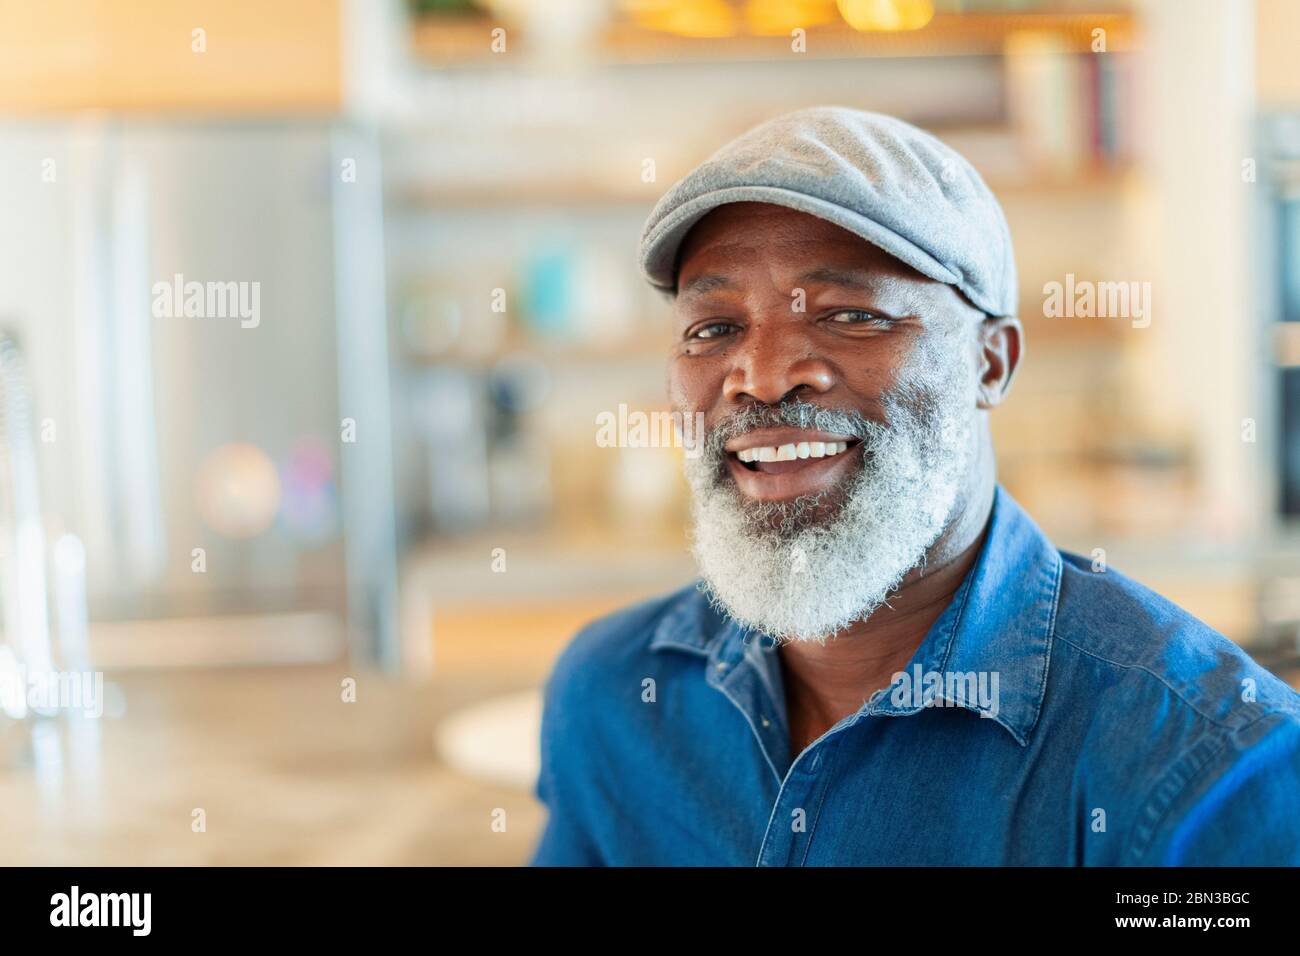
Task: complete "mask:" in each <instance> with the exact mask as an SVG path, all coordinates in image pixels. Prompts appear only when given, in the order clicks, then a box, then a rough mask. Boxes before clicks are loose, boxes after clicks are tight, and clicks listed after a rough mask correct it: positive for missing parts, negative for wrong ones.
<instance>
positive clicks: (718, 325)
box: [690, 322, 732, 339]
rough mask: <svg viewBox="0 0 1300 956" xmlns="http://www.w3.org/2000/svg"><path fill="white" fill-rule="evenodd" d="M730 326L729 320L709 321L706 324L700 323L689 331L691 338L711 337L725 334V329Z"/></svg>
mask: <svg viewBox="0 0 1300 956" xmlns="http://www.w3.org/2000/svg"><path fill="white" fill-rule="evenodd" d="M731 328H732V325H731V323H730V322H710V323H709V324H708V325H701V326H700V327H699V328H698V329H696V330H695V331H694V332H692V333H691V336H690V337H691V338H693V339H712V338H717V337H718V336H719V335H726V334H727V331H728V330H729V329H731Z"/></svg>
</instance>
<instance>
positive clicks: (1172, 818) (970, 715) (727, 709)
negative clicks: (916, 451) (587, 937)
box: [532, 488, 1300, 866]
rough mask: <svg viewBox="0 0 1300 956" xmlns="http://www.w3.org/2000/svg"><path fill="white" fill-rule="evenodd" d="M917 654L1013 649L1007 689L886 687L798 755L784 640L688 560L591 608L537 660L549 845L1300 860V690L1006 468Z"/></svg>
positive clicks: (935, 667)
mask: <svg viewBox="0 0 1300 956" xmlns="http://www.w3.org/2000/svg"><path fill="white" fill-rule="evenodd" d="M917 665H919V666H920V667H921V669H922V670H921V672H920V673H922V674H925V673H932V672H933V673H939V674H953V673H976V674H978V673H984V674H994V673H996V674H997V676H998V684H997V688H998V693H997V696H996V708H992V707H985V709H986V710H988V711H989V712H990V715H987V716H986V715H982V714H981V713H980V710H979V708H978V706H977V704H978V703H979V702H978V701H972V700H969V699H968V700H966V701H964V702H963V704H962V706H947V705H945V700H944V699H943V698H941V699H940V700H938V701H934V702H933V703H932V705H931V706H925V705H924V704H923V703H918V702H917V701H916V700H915V699H911V698H910V697H907V696H906V695H902V694H901V692H900V691H896V690H895V689H893V688H890V689H887V690H885V691H881V692H878V693H876V694H875V695H873V697H872V699H871V700H867V701H864V704H863V707H862V708H861V710H859V711H858V712H857V713H855V714H853V715H850V716H848V717H846V718H844V719H843V720H841V721H840V722H839V723H838V724H836V725H835V726H834V727H833V728H831V729H830V730H829V731H827V732H826V733H825V734H823V735H822V737H820V738H819V739H818V740H817V741H815V742H814V743H812V744H811V745H809V747H808V748H807V749H805V750H804V752H803V753H802V754H797V755H794V754H791V753H790V744H789V730H788V727H787V724H786V713H785V704H784V692H783V689H782V672H781V666H780V661H779V657H778V653H777V651H776V649H775V647H774V645H773V644H772V642H771V641H770V640H768V639H767V638H762V637H759V636H756V635H754V634H752V633H751V634H748V635H747V634H745V633H744V632H742V631H741V630H740V629H739V628H738V627H737V626H736V625H735V624H734V623H732V622H730V621H729V620H728V619H727V618H726V617H725V616H723V615H721V614H720V613H719V612H717V611H715V610H713V609H712V608H710V607H709V604H708V602H707V600H706V599H705V598H704V596H703V595H702V594H701V593H700V592H699V591H698V589H697V588H696V586H695V585H692V586H690V587H688V588H685V589H683V590H681V591H678V592H677V593H675V594H672V595H669V596H667V597H663V598H658V599H655V600H653V601H649V602H646V603H644V604H640V605H638V606H636V607H632V608H629V609H627V610H624V611H620V612H618V613H616V614H613V615H610V616H609V617H606V618H603V619H602V620H599V621H597V622H595V623H594V624H591V625H590V626H588V627H587V628H585V629H584V630H583V631H582V632H580V633H579V634H578V635H577V636H576V637H575V638H574V639H573V641H572V642H571V643H570V644H569V646H568V647H567V648H566V649H565V651H564V652H563V654H562V655H561V656H560V658H559V660H558V661H557V663H556V665H555V667H554V670H553V672H552V674H551V676H550V678H549V680H548V681H547V684H546V690H545V710H544V713H543V717H542V740H541V744H542V767H541V774H540V776H539V778H538V781H537V787H536V793H537V795H538V797H539V798H540V799H541V800H542V801H543V802H544V803H545V804H546V805H547V808H548V810H549V818H548V821H547V825H546V828H545V831H544V832H543V834H542V836H541V839H540V841H539V843H538V845H537V847H536V849H535V853H534V856H533V859H532V863H533V864H534V865H602V864H603V865H627V864H633V865H736V866H752V865H756V864H757V865H762V866H784V865H802V866H820V865H843V864H863V865H928V864H956V865H965V864H981V865H1001V864H1020V865H1184V864H1202V865H1218V864H1232V865H1238V864H1241V865H1245V864H1262V865H1278V864H1290V865H1300V695H1297V694H1296V692H1295V691H1294V690H1292V689H1291V688H1290V687H1288V686H1287V685H1286V684H1285V683H1283V682H1282V681H1280V680H1278V679H1277V678H1276V677H1274V676H1273V675H1271V674H1270V673H1269V672H1267V671H1266V670H1264V669H1263V668H1261V667H1260V666H1259V665H1258V664H1256V663H1255V662H1254V661H1252V660H1251V659H1250V658H1249V657H1248V656H1247V655H1246V654H1244V653H1243V652H1242V651H1241V650H1240V649H1239V648H1238V647H1237V646H1236V645H1235V644H1233V643H1232V642H1231V641H1229V640H1228V639H1227V638H1225V637H1223V636H1222V635H1220V634H1218V633H1217V632H1215V631H1213V630H1211V629H1210V628H1209V627H1207V626H1206V625H1205V624H1203V623H1201V622H1199V621H1197V620H1196V619H1195V618H1193V617H1191V616H1190V615H1188V614H1187V613H1186V612H1184V611H1182V610H1180V609H1179V608H1177V607H1175V606H1174V605H1173V604H1170V603H1169V602H1168V601H1166V600H1164V599H1163V598H1161V597H1159V596H1158V595H1156V594H1155V593H1153V592H1152V591H1150V590H1148V589H1146V588H1144V587H1142V586H1141V585H1139V584H1137V583H1135V582H1134V581H1132V580H1130V579H1128V578H1126V577H1124V576H1123V575H1121V574H1119V573H1117V572H1116V571H1114V570H1113V569H1107V570H1105V571H1093V570H1092V567H1091V563H1090V562H1089V561H1088V560H1086V559H1084V558H1081V557H1079V556H1077V555H1072V554H1069V553H1067V552H1061V551H1058V550H1057V549H1056V548H1054V547H1053V546H1052V545H1051V543H1050V542H1049V541H1048V540H1047V539H1046V538H1045V537H1044V535H1043V533H1042V532H1041V531H1040V530H1039V529H1038V527H1037V526H1036V525H1035V524H1034V523H1033V521H1032V520H1031V519H1030V518H1029V517H1028V516H1027V515H1026V514H1025V512H1024V511H1023V510H1022V509H1021V508H1020V506H1019V505H1018V504H1017V503H1016V502H1015V500H1014V499H1012V498H1011V496H1010V495H1008V494H1007V493H1006V491H1005V490H1003V489H1001V488H999V489H998V491H997V494H996V496H995V500H994V507H993V514H992V518H991V525H990V528H989V533H988V535H987V537H986V539H985V543H984V546H983V547H982V549H981V551H980V554H979V557H978V558H977V560H976V562H975V564H974V566H973V567H972V568H971V570H970V572H969V573H968V574H967V576H966V578H965V580H964V581H963V582H962V584H961V586H960V588H959V589H958V591H957V593H956V595H955V596H954V598H953V600H952V602H951V604H950V605H949V606H948V608H947V609H946V610H945V611H944V613H943V614H942V615H941V616H940V617H939V619H938V620H937V621H936V622H935V624H934V626H933V627H932V628H931V629H930V631H929V633H928V634H927V635H926V637H925V639H924V640H923V641H922V643H921V645H920V646H919V647H918V649H917V651H916V654H915V655H914V657H913V658H912V662H911V664H909V666H908V668H907V670H906V672H908V673H916V672H915V670H914V668H915V667H916V666H917ZM990 686H991V682H990ZM949 699H951V698H949ZM985 703H987V701H985ZM994 709H996V714H992V711H993V710H994ZM796 757H797V759H794V758H796Z"/></svg>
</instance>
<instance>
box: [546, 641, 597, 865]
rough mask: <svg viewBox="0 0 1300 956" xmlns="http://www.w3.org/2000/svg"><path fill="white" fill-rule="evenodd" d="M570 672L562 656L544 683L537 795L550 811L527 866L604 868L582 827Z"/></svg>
mask: <svg viewBox="0 0 1300 956" xmlns="http://www.w3.org/2000/svg"><path fill="white" fill-rule="evenodd" d="M570 685H571V681H570V680H569V668H568V667H567V662H566V660H565V658H564V657H561V660H560V662H559V663H557V665H556V669H555V671H554V672H553V673H552V675H551V677H550V679H549V680H548V681H547V683H546V688H545V692H544V695H543V704H542V721H541V769H540V772H539V773H538V775H537V783H536V786H535V787H534V790H533V792H534V794H535V795H536V797H537V799H538V800H540V801H541V802H542V804H543V805H545V807H546V813H547V816H546V825H545V826H544V827H543V829H542V835H541V837H540V838H539V840H538V842H537V845H536V847H535V848H534V850H533V855H532V859H531V860H530V862H529V866H600V865H602V861H601V858H600V855H599V853H598V852H597V850H596V848H595V846H594V844H593V842H592V840H591V837H590V834H589V833H588V831H587V828H586V827H585V826H584V824H583V822H582V820H583V813H582V808H583V805H584V801H583V799H582V792H581V787H582V783H581V779H580V773H579V771H580V767H579V766H578V765H579V764H580V763H581V760H580V758H581V751H580V750H575V748H580V747H581V746H582V742H581V738H580V737H577V736H575V734H574V733H573V729H572V726H573V719H572V718H573V716H574V712H573V710H572V708H571V706H570V704H569V699H568V698H569V696H570Z"/></svg>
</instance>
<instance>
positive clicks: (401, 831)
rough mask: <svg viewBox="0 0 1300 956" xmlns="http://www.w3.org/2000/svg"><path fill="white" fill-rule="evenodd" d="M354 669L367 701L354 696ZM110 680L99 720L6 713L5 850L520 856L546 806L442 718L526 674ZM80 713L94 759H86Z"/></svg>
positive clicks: (329, 671) (188, 856)
mask: <svg viewBox="0 0 1300 956" xmlns="http://www.w3.org/2000/svg"><path fill="white" fill-rule="evenodd" d="M346 677H355V678H356V680H357V686H356V702H355V703H344V702H342V700H341V693H342V681H343V680H344V678H346ZM105 680H106V682H107V683H108V684H110V685H113V684H115V685H117V686H118V687H120V688H121V693H120V695H110V694H106V695H105V696H106V698H107V699H108V700H109V704H110V706H109V709H108V712H107V713H106V714H105V716H104V717H103V718H102V719H100V720H90V721H80V722H70V721H66V720H58V721H55V720H50V721H45V722H43V723H44V726H43V727H41V728H37V732H36V733H35V734H34V737H33V738H31V739H29V738H27V737H26V735H25V733H22V732H20V730H19V728H18V727H16V726H15V724H14V723H13V722H9V721H5V722H0V863H3V864H5V865H11V866H12V865H96V866H101V865H103V866H107V865H198V864H205V865H244V864H246V865H281V864H286V865H389V864H398V865H426V864H436V865H514V864H520V863H523V862H526V860H527V857H528V854H529V852H530V850H531V848H532V845H533V842H534V841H535V839H536V837H537V834H538V833H539V832H540V827H541V825H542V822H543V820H544V818H545V810H544V808H542V807H541V805H540V804H539V803H537V801H536V800H535V799H534V798H533V796H532V794H531V793H528V792H523V791H520V790H518V789H511V788H509V787H506V786H501V785H494V784H490V783H484V782H480V781H478V780H473V779H469V778H467V777H466V776H464V775H462V774H460V773H457V772H456V771H454V770H452V769H450V768H449V767H447V766H446V765H445V764H444V763H443V762H442V761H441V760H440V759H439V758H438V756H437V754H436V753H435V750H434V744H433V730H434V727H435V725H436V724H437V722H438V720H439V719H440V718H441V717H442V716H444V715H447V714H450V713H452V712H453V711H456V710H458V709H460V708H462V707H465V706H467V705H470V704H473V703H476V702H478V701H481V700H485V699H488V698H491V697H494V696H497V695H500V694H503V693H511V692H516V691H521V690H526V689H527V686H528V685H525V684H521V683H519V682H517V681H516V682H514V683H506V682H504V681H501V680H489V679H486V678H484V677H476V676H472V675H471V676H465V675H457V676H455V677H454V678H452V677H442V678H438V679H435V680H433V681H432V682H431V683H428V684H425V685H421V686H417V685H412V684H404V683H401V682H397V681H393V680H391V679H387V678H384V677H381V676H380V675H378V674H374V673H365V672H361V673H357V672H354V671H352V670H350V669H348V668H347V667H345V666H344V665H328V666H312V667H279V668H240V669H236V668H230V669H207V670H198V669H195V670H170V671H131V672H122V673H118V674H108V675H107V676H106V678H105ZM114 697H116V698H117V699H118V700H119V701H120V704H118V705H116V706H115V705H114V703H113V699H114ZM122 705H124V707H122ZM114 709H120V710H123V712H122V713H120V714H119V715H117V716H114V715H113V713H112V712H113V710H114ZM74 723H75V724H76V726H79V727H81V728H83V729H84V730H85V731H87V732H88V733H89V734H90V735H91V737H92V744H91V745H90V746H89V747H88V750H87V753H88V756H81V757H78V756H74V753H73V748H74V747H75V746H77V745H78V744H77V741H78V740H82V741H83V744H82V746H85V745H84V740H85V736H84V734H83V735H82V736H81V737H76V736H74V735H73V733H72V727H73V725H74ZM96 731H97V732H98V734H99V738H100V741H101V744H100V746H99V747H98V748H95V747H94V746H93V735H94V734H95V733H96ZM33 741H34V745H33ZM37 753H40V754H43V755H44V756H43V758H42V759H40V760H37V759H36V757H35V755H36V754H37ZM96 755H97V756H96ZM96 764H97V765H98V769H96ZM60 765H61V766H60ZM196 808H201V809H202V810H203V811H204V812H205V815H206V830H205V832H201V833H196V832H193V830H192V828H191V821H192V819H193V817H192V813H193V811H194V810H195V809H196ZM497 810H504V811H505V817H504V819H505V829H504V832H497V831H496V830H494V828H493V821H494V819H500V814H499V813H496V814H495V817H494V812H495V811H497Z"/></svg>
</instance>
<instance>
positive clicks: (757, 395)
mask: <svg viewBox="0 0 1300 956" xmlns="http://www.w3.org/2000/svg"><path fill="white" fill-rule="evenodd" d="M731 354H732V356H733V360H734V364H733V365H732V367H731V370H730V371H729V372H728V373H727V377H726V379H724V381H723V385H722V392H723V397H724V398H725V399H726V400H727V401H730V402H740V403H744V402H762V403H764V404H767V405H775V404H777V403H778V402H780V401H782V400H783V399H785V398H787V397H790V398H793V397H794V396H795V395H797V394H800V393H802V392H813V393H816V394H822V393H825V392H828V391H830V390H831V388H832V387H833V386H834V384H835V374H834V371H833V370H832V368H831V365H830V363H829V362H827V361H826V360H824V359H822V358H820V357H819V356H818V355H816V353H815V352H813V351H812V350H811V349H810V343H809V342H808V341H807V338H806V337H805V336H803V335H801V334H799V333H798V332H796V331H793V330H784V329H773V328H757V327H756V328H751V329H750V331H749V334H748V335H746V336H745V340H744V341H743V342H741V343H740V347H739V348H735V349H733V350H732V352H731Z"/></svg>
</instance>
